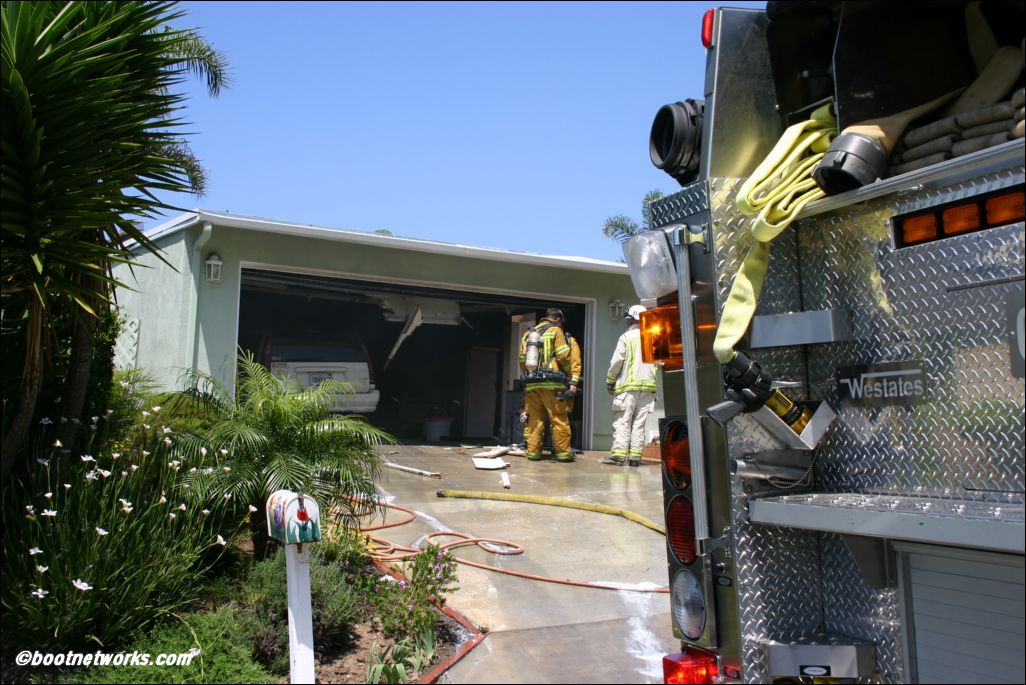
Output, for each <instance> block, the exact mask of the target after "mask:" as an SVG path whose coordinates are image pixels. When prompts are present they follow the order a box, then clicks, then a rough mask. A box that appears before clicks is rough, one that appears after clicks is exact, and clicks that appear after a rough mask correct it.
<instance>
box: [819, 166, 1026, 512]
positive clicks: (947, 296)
mask: <svg viewBox="0 0 1026 685" xmlns="http://www.w3.org/2000/svg"><path fill="white" fill-rule="evenodd" d="M1014 182H1021V168H1020V170H1019V172H1005V173H1002V174H995V175H993V176H992V177H988V178H985V179H982V180H981V181H979V182H978V183H963V184H957V185H955V186H951V187H948V188H944V189H942V190H938V191H930V192H920V193H915V194H909V195H906V196H904V197H903V198H901V199H900V200H897V201H891V202H890V203H887V202H886V201H884V200H880V201H876V202H873V203H870V204H869V205H868V206H866V207H864V208H859V209H854V210H852V211H848V212H844V213H841V214H837V213H835V214H834V215H832V216H829V217H827V216H824V217H819V218H817V219H816V220H815V221H814V222H808V223H807V224H805V225H802V226H801V228H800V231H799V244H800V251H801V252H802V254H803V255H805V257H804V258H803V259H802V291H803V297H804V300H805V308H806V309H827V308H833V307H843V308H849V309H850V310H851V316H852V321H851V324H852V338H853V340H852V341H851V342H847V343H842V344H835V345H823V346H817V347H816V348H812V349H810V351H809V383H810V388H811V392H812V394H813V395H814V396H818V397H824V398H826V399H828V400H829V401H830V403H831V405H832V406H833V407H834V408H835V410H837V413H838V419H837V421H836V422H835V426H834V428H833V429H832V430H831V432H830V434H828V436H827V438H826V439H825V440H824V443H823V444H822V445H821V447H820V450H821V453H822V458H821V461H820V467H819V469H818V470H817V476H818V478H819V483H820V486H821V487H822V488H823V489H825V490H828V491H837V492H851V491H858V492H875V493H880V494H894V495H916V496H929V497H942V498H956V499H968V500H993V499H995V498H997V497H998V496H999V495H1001V494H1002V493H1017V494H1018V499H1019V501H1020V502H1021V501H1022V494H1023V490H1024V474H1023V431H1022V419H1023V413H1024V409H1026V401H1024V390H1026V388H1024V384H1023V379H1021V378H1018V379H1017V378H1013V377H1012V374H1011V371H1010V361H1009V353H1008V346H1009V340H1008V337H1009V327H1008V322H1007V314H1006V310H1005V308H1006V305H1005V300H1006V297H1007V296H1008V293H1009V292H1011V291H1013V290H1018V291H1021V290H1022V289H1023V280H1022V279H1023V270H1024V269H1023V261H1024V253H1026V250H1024V246H1026V240H1024V231H1023V224H1021V223H1020V224H1016V225H1012V226H1007V227H1003V228H998V229H990V230H987V231H982V232H979V233H974V234H971V235H966V236H961V237H956V238H948V239H945V240H941V241H937V242H934V243H930V244H927V245H921V246H917V247H912V248H905V249H902V250H894V249H893V248H892V247H891V241H890V232H889V231H890V227H889V219H890V217H891V216H893V215H895V214H901V213H905V212H909V211H914V210H917V209H922V208H925V207H930V206H935V205H938V204H942V203H945V202H950V201H953V200H957V199H962V198H965V197H970V196H972V195H975V194H977V193H979V192H983V191H988V190H992V189H995V188H998V187H1004V186H1005V185H1008V184H1011V183H1014ZM904 360H921V361H923V362H925V363H926V365H927V367H928V379H929V386H930V388H929V401H928V402H926V403H924V404H920V405H915V406H911V407H899V406H885V407H876V408H866V407H854V406H847V405H841V404H840V403H839V402H838V399H837V396H836V388H835V383H834V380H833V375H834V372H835V370H836V369H837V368H838V367H841V366H847V365H852V364H868V363H875V362H888V361H904ZM1001 499H1004V498H1003V497H1002V498H1001Z"/></svg>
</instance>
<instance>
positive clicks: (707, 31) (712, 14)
mask: <svg viewBox="0 0 1026 685" xmlns="http://www.w3.org/2000/svg"><path fill="white" fill-rule="evenodd" d="M715 18H716V10H706V12H705V14H704V15H703V16H702V45H703V46H704V47H709V46H711V45H712V38H713V34H712V32H713V19H715ZM667 682H669V681H667Z"/></svg>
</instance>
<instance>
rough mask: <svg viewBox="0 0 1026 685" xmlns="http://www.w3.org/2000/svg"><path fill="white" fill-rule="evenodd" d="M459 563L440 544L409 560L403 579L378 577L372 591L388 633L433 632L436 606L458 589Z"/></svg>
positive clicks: (413, 633) (396, 635)
mask: <svg viewBox="0 0 1026 685" xmlns="http://www.w3.org/2000/svg"><path fill="white" fill-rule="evenodd" d="M455 583H456V562H455V560H453V558H452V555H450V554H449V553H448V552H443V551H441V549H439V547H438V546H437V545H428V546H427V547H426V548H425V549H424V550H422V551H421V552H420V553H419V554H418V555H417V556H416V557H414V558H413V560H412V561H411V562H410V568H409V569H408V570H407V572H406V573H405V574H404V575H403V578H402V579H400V580H395V579H394V578H392V577H391V576H382V577H380V578H379V579H378V582H377V584H376V586H375V587H374V589H373V592H372V593H371V597H372V599H373V602H374V606H375V607H376V608H377V610H378V615H379V616H380V617H381V627H382V629H383V630H384V632H385V634H386V635H390V636H393V637H403V636H407V635H420V634H422V633H423V632H424V631H426V630H430V631H432V632H433V631H434V625H435V618H436V616H437V614H436V613H435V608H434V605H435V604H436V603H437V604H444V603H445V597H444V595H445V593H447V592H453V591H454V590H455V589H456V584H455Z"/></svg>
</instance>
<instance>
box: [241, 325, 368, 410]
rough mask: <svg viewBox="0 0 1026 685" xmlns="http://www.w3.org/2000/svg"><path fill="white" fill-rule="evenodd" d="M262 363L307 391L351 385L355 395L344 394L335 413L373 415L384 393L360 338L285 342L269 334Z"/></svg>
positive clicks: (292, 339)
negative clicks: (327, 384) (322, 384)
mask: <svg viewBox="0 0 1026 685" xmlns="http://www.w3.org/2000/svg"><path fill="white" fill-rule="evenodd" d="M259 360H260V362H261V363H262V364H263V365H264V366H266V367H267V368H268V369H270V371H271V373H273V374H275V375H282V376H288V377H291V378H295V379H296V380H297V381H298V382H299V384H300V385H301V386H302V387H303V388H309V387H312V386H314V385H317V384H318V383H320V382H321V381H325V380H334V381H342V382H344V383H347V384H349V386H350V387H351V388H352V390H353V392H352V393H345V394H341V395H339V397H338V401H337V402H333V403H332V404H331V405H330V406H329V410H330V411H331V412H333V413H357V414H372V413H374V412H375V411H376V410H377V408H378V400H379V399H380V397H381V393H380V392H379V391H378V389H377V388H376V387H375V379H374V364H373V361H372V360H371V357H370V354H369V353H368V352H367V347H366V345H364V343H363V340H362V339H360V338H359V337H355V336H354V337H347V338H336V339H329V338H317V337H310V338H298V337H297V338H293V337H289V338H284V337H277V336H272V335H270V334H267V335H265V336H264V342H263V344H262V345H261V349H260V354H259Z"/></svg>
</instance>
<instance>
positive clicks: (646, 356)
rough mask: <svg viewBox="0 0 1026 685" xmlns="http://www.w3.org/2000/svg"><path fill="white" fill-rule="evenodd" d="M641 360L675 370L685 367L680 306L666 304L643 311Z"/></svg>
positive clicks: (668, 369)
mask: <svg viewBox="0 0 1026 685" xmlns="http://www.w3.org/2000/svg"><path fill="white" fill-rule="evenodd" d="M641 360H642V361H643V362H645V363H646V364H662V366H663V369H664V370H667V371H674V370H677V369H682V368H684V344H683V342H682V337H681V334H680V308H679V307H678V306H677V305H676V304H665V305H663V306H661V307H655V308H653V309H649V310H647V311H644V312H642V313H641Z"/></svg>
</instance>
